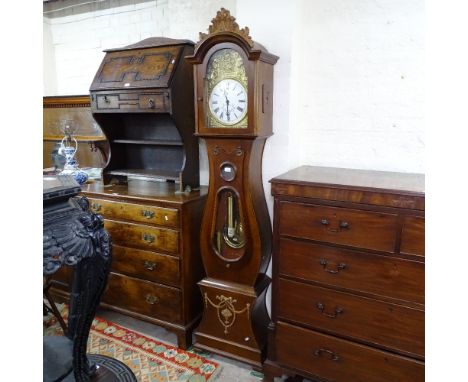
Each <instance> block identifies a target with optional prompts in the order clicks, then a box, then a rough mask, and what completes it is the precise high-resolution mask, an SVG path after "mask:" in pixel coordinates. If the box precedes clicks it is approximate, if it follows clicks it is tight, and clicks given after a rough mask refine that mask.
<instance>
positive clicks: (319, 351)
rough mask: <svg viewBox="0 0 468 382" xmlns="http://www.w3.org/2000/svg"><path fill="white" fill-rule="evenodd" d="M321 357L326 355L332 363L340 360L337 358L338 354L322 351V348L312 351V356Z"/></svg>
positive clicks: (326, 350)
mask: <svg viewBox="0 0 468 382" xmlns="http://www.w3.org/2000/svg"><path fill="white" fill-rule="evenodd" d="M322 355H328V356H329V358H330V360H332V361H338V360H339V359H340V357H338V354H336V353H334V352H332V351H331V350H328V349H323V348H320V349H317V350H316V351H314V356H316V357H321V356H322Z"/></svg>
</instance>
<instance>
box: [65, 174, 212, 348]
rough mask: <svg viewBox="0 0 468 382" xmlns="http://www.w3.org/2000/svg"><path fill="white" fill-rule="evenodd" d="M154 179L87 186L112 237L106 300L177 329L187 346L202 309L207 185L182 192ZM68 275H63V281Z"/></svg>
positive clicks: (93, 207) (124, 310)
mask: <svg viewBox="0 0 468 382" xmlns="http://www.w3.org/2000/svg"><path fill="white" fill-rule="evenodd" d="M132 182H135V186H132V184H133V183H132ZM154 184H157V182H139V183H138V182H136V181H129V185H107V186H104V185H102V184H98V183H96V184H91V185H88V186H86V188H85V189H84V190H83V192H82V194H83V195H84V196H86V197H87V198H88V200H89V202H90V206H91V210H92V211H93V212H95V213H99V214H101V215H102V216H103V217H104V227H105V228H106V230H107V231H108V232H109V234H110V235H111V239H112V257H113V259H112V265H111V273H110V275H109V280H108V283H107V289H106V291H105V292H104V295H103V297H102V299H101V305H102V306H104V307H106V308H109V309H112V310H115V311H117V312H120V313H123V314H127V315H130V316H133V317H135V318H138V319H141V320H145V321H149V322H152V323H154V324H157V325H161V326H164V327H165V328H166V329H168V330H171V331H174V332H175V333H176V334H177V340H178V347H179V348H182V349H186V348H187V347H189V346H190V345H191V343H192V330H193V328H194V327H196V325H197V324H198V322H199V320H200V318H201V311H202V300H201V295H200V292H199V288H198V287H197V282H198V281H200V280H201V279H202V278H203V277H204V270H203V264H202V261H201V258H200V250H199V247H200V235H199V233H200V229H199V227H200V223H201V215H202V212H203V207H204V204H205V199H206V193H207V189H206V187H202V188H201V189H200V191H192V192H190V193H188V194H185V193H180V194H179V193H176V192H175V190H176V188H175V187H174V185H173V184H172V185H171V184H168V185H167V186H166V188H161V187H153V186H152V185H154ZM171 186H172V187H171ZM66 279H67V275H62V280H61V281H62V282H63V281H64V280H66ZM64 286H66V285H62V288H63V287H64Z"/></svg>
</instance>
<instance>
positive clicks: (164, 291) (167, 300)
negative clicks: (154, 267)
mask: <svg viewBox="0 0 468 382" xmlns="http://www.w3.org/2000/svg"><path fill="white" fill-rule="evenodd" d="M107 285H108V287H107V289H106V292H105V293H104V295H103V298H102V300H103V302H105V303H108V304H110V305H113V306H116V307H120V308H124V309H126V310H129V311H132V312H137V313H141V314H144V315H147V316H150V317H154V318H158V319H161V320H171V321H173V322H180V321H181V319H182V317H181V308H180V302H181V292H180V290H178V289H176V288H171V287H167V286H163V285H160V284H155V283H152V282H149V281H142V280H138V279H135V278H132V277H127V276H123V275H119V274H115V273H110V274H109V281H108V283H107Z"/></svg>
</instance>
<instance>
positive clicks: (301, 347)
mask: <svg viewBox="0 0 468 382" xmlns="http://www.w3.org/2000/svg"><path fill="white" fill-rule="evenodd" d="M275 349H276V361H277V362H278V363H280V364H286V365H288V366H289V367H292V368H295V369H299V370H305V371H306V372H308V373H310V374H312V375H314V376H316V377H319V378H321V379H322V380H326V381H330V382H331V381H335V382H423V381H424V364H423V363H422V362H419V361H415V360H411V359H409V358H406V357H401V356H397V355H394V354H392V353H389V352H385V351H382V350H377V349H373V348H371V347H368V346H364V345H359V344H355V343H352V342H349V341H346V340H341V339H338V338H335V337H332V336H328V335H325V334H320V333H317V332H314V331H312V330H307V329H303V328H298V327H295V326H293V325H289V324H286V323H283V322H281V321H279V322H278V323H277V325H276V339H275Z"/></svg>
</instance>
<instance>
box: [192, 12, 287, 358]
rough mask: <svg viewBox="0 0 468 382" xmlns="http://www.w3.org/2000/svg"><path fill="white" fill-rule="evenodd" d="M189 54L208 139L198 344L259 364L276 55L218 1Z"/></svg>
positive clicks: (200, 128)
mask: <svg viewBox="0 0 468 382" xmlns="http://www.w3.org/2000/svg"><path fill="white" fill-rule="evenodd" d="M187 59H188V60H189V61H190V62H191V63H192V64H193V65H194V78H195V106H196V107H195V110H196V130H197V135H198V136H200V137H203V138H204V139H205V141H206V146H207V150H208V159H209V168H210V184H209V191H208V199H207V203H206V206H205V212H204V217H203V222H202V227H201V251H202V258H203V264H204V267H205V271H206V275H207V277H206V278H205V279H203V280H202V281H201V282H199V286H200V289H201V292H202V296H203V301H204V312H203V318H202V321H201V323H200V326H199V327H198V329H197V330H196V332H195V338H196V345H195V346H196V347H199V348H203V349H207V350H210V351H214V352H218V353H221V354H224V355H228V356H231V357H233V358H237V359H240V360H242V361H244V362H248V363H250V364H252V365H254V366H260V365H261V363H262V361H263V359H264V355H265V347H266V329H267V324H268V314H267V310H266V306H265V295H266V290H267V287H268V285H269V283H270V279H269V277H268V276H267V275H266V274H265V272H266V270H267V267H268V263H269V260H270V256H271V223H270V219H269V215H268V209H267V205H266V201H265V195H264V191H263V183H262V154H263V148H264V145H265V141H266V139H267V138H268V137H269V136H270V135H271V134H272V112H273V110H272V104H273V102H272V101H273V100H272V94H273V65H274V64H275V63H276V61H277V60H278V57H277V56H274V55H272V54H270V53H268V52H267V51H266V49H265V48H264V47H263V46H261V45H260V44H258V43H256V42H254V41H252V39H251V37H250V36H249V31H248V28H244V29H239V26H238V24H237V23H236V22H235V18H234V17H232V16H231V15H230V13H229V11H227V10H225V9H223V8H222V9H221V10H220V11H219V12H218V13H217V16H216V18H214V19H213V20H212V25H211V26H210V27H209V33H208V34H203V33H200V41H199V42H198V43H197V45H196V47H195V52H194V54H193V56H190V57H187Z"/></svg>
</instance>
